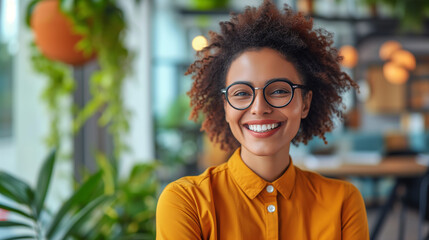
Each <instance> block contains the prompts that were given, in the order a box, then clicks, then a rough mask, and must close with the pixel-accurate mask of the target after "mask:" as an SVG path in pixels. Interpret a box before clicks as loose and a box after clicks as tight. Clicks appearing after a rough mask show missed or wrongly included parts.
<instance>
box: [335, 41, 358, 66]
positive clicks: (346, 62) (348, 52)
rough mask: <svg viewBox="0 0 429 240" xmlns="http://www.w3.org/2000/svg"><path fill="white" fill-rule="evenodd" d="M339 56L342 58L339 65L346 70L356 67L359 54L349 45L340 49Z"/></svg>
mask: <svg viewBox="0 0 429 240" xmlns="http://www.w3.org/2000/svg"><path fill="white" fill-rule="evenodd" d="M339 55H340V56H342V57H343V60H342V61H341V65H343V66H345V67H348V68H353V67H354V66H356V64H357V62H358V59H359V54H358V52H357V50H356V48H354V47H353V46H349V45H346V46H342V47H341V48H340V51H339Z"/></svg>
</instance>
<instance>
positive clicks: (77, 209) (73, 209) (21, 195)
mask: <svg viewBox="0 0 429 240" xmlns="http://www.w3.org/2000/svg"><path fill="white" fill-rule="evenodd" d="M55 161H56V151H54V152H52V153H51V154H50V155H49V157H48V158H47V159H46V160H45V162H44V164H43V166H42V168H41V169H40V172H39V175H38V180H37V184H36V187H35V188H33V187H31V186H30V185H29V184H27V183H26V182H25V181H23V180H21V179H19V178H17V177H15V176H13V175H10V174H8V173H6V172H4V171H0V195H2V196H3V197H5V198H7V199H8V200H9V201H8V203H7V204H6V203H3V202H0V208H1V209H4V210H7V211H9V212H11V213H13V214H16V215H18V216H20V218H17V220H6V221H0V228H23V229H26V230H27V231H25V232H26V234H23V235H21V234H19V233H18V235H15V236H8V237H9V238H5V239H65V238H67V237H70V236H72V235H73V234H74V233H75V232H77V231H81V228H82V226H83V223H87V222H88V219H90V218H91V217H93V216H94V215H93V213H94V212H95V211H99V210H101V209H102V208H103V207H104V206H105V205H104V204H105V203H107V202H108V201H109V199H111V196H109V195H107V194H105V193H104V188H103V185H104V184H103V178H102V176H103V174H102V171H101V170H100V171H99V172H98V173H96V174H94V175H92V176H91V177H89V178H88V179H87V180H86V181H85V182H84V183H83V184H82V185H81V186H80V187H79V188H78V189H77V190H76V191H75V192H74V193H73V194H72V195H71V196H70V198H69V199H68V200H67V201H65V202H64V203H63V204H62V206H61V207H60V208H59V210H58V211H57V212H55V213H54V214H52V212H51V211H50V210H49V209H48V208H46V201H45V200H46V198H47V193H48V191H49V187H50V183H51V177H52V172H53V170H54V165H55ZM28 232H29V233H28Z"/></svg>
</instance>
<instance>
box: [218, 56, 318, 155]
mask: <svg viewBox="0 0 429 240" xmlns="http://www.w3.org/2000/svg"><path fill="white" fill-rule="evenodd" d="M279 78H281V79H287V80H289V81H290V82H292V83H293V84H303V82H302V80H301V78H300V77H299V75H298V72H297V70H296V69H295V67H294V66H293V64H292V63H291V62H289V61H287V60H286V59H285V58H284V57H283V56H282V55H281V54H280V53H278V52H277V51H275V50H273V49H270V48H262V49H258V50H248V51H245V52H244V53H242V54H241V55H240V56H239V57H237V58H236V59H235V60H234V61H233V62H232V63H231V66H230V68H229V70H228V73H227V75H226V86H229V85H230V84H233V83H235V82H247V83H248V84H250V85H252V86H253V87H254V88H263V87H264V86H265V85H266V84H267V83H268V82H270V81H272V80H273V79H279ZM302 91H303V90H302V89H300V88H296V89H295V91H294V96H293V98H292V101H291V102H290V103H289V104H288V105H287V106H285V107H282V108H274V107H272V106H270V105H269V104H268V103H267V102H266V101H265V99H264V96H263V91H262V90H255V99H254V102H253V103H252V105H251V106H250V107H248V108H247V109H245V110H237V109H234V108H233V107H231V106H230V105H229V104H228V103H227V101H226V100H225V103H224V108H225V114H226V115H225V118H226V121H227V122H228V124H229V126H230V128H231V131H232V133H233V135H234V137H235V138H236V139H237V140H238V142H240V144H241V147H242V151H247V152H248V153H251V154H253V155H257V156H275V155H277V154H286V153H287V154H289V147H290V143H291V141H292V139H293V138H294V137H295V135H296V134H297V132H298V130H299V126H300V122H301V119H303V118H305V117H306V116H307V114H308V111H309V109H310V102H311V96H312V93H311V91H309V92H308V94H307V96H306V97H305V98H304V99H303V96H302V94H303V92H302ZM258 128H259V129H258ZM264 129H265V130H264ZM286 156H288V155H286Z"/></svg>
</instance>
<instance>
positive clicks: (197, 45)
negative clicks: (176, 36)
mask: <svg viewBox="0 0 429 240" xmlns="http://www.w3.org/2000/svg"><path fill="white" fill-rule="evenodd" d="M207 43H208V42H207V39H206V38H205V37H204V36H201V35H199V36H196V37H195V38H194V39H193V40H192V48H193V49H194V50H195V51H201V50H202V49H203V48H205V47H206V46H207Z"/></svg>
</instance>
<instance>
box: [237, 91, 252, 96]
mask: <svg viewBox="0 0 429 240" xmlns="http://www.w3.org/2000/svg"><path fill="white" fill-rule="evenodd" d="M232 96H234V97H245V96H252V94H251V93H249V92H246V91H236V92H234V94H233V95H232Z"/></svg>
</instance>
